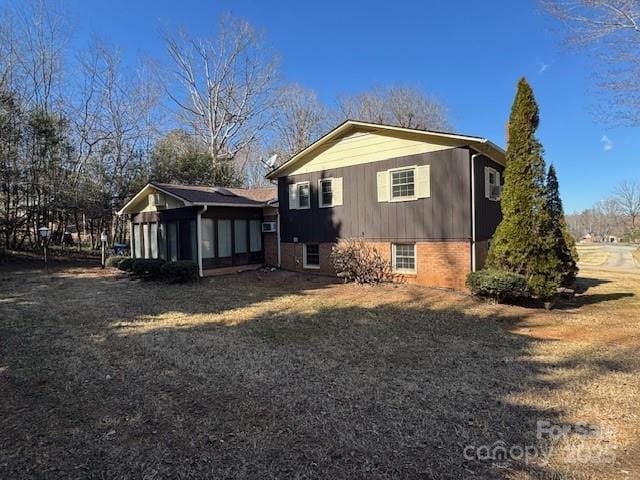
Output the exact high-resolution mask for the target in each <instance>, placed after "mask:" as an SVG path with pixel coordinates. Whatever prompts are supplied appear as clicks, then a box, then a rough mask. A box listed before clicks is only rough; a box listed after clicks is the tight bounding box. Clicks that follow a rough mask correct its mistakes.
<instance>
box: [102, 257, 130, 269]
mask: <svg viewBox="0 0 640 480" xmlns="http://www.w3.org/2000/svg"><path fill="white" fill-rule="evenodd" d="M126 258H128V257H125V256H123V255H111V256H110V257H109V258H107V260H106V261H105V262H104V264H105V266H107V267H112V268H116V267H117V266H118V265H119V264H120V262H121V261H122V260H124V259H126Z"/></svg>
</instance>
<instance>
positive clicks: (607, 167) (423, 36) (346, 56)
mask: <svg viewBox="0 0 640 480" xmlns="http://www.w3.org/2000/svg"><path fill="white" fill-rule="evenodd" d="M67 6H68V7H69V9H70V11H71V17H72V21H73V23H74V24H75V26H76V28H77V29H78V33H77V37H76V38H75V40H74V42H77V44H78V45H81V44H83V43H84V42H85V41H86V39H87V38H88V37H89V36H91V35H96V36H98V37H99V38H101V39H103V40H104V41H106V42H108V43H110V44H112V45H115V46H117V47H119V48H120V49H121V50H122V53H123V55H124V56H125V58H129V59H133V58H135V57H137V56H146V57H153V58H157V59H160V60H161V61H166V55H165V53H164V46H163V44H162V40H161V38H160V35H159V33H158V32H159V30H160V29H165V28H168V29H172V28H174V27H178V26H181V27H184V28H186V29H187V30H188V31H189V32H190V33H192V34H194V35H207V34H213V29H214V28H215V24H216V19H217V17H218V15H219V14H220V13H222V12H232V13H233V14H235V15H238V16H241V17H243V18H246V19H247V20H249V21H250V22H251V23H252V24H253V25H254V26H256V27H258V28H260V29H262V30H263V31H264V32H265V35H266V38H267V40H268V42H269V44H270V45H271V46H272V47H273V48H274V49H275V50H276V51H277V52H278V53H279V54H280V56H281V58H282V67H283V71H284V75H285V77H286V79H287V80H288V81H291V82H297V83H300V84H302V85H303V86H306V87H309V88H313V89H315V90H316V91H318V93H319V94H320V96H321V98H322V99H323V100H325V101H326V102H327V103H332V102H333V101H334V99H335V96H336V95H337V94H339V93H352V92H358V91H361V90H365V89H368V88H370V87H372V86H373V85H375V84H387V83H403V84H412V85H417V86H419V87H421V88H423V89H424V90H425V91H426V92H428V93H429V94H431V95H433V96H435V97H437V98H439V99H440V100H442V101H443V102H444V103H446V104H447V105H448V107H449V109H450V115H451V120H452V122H453V124H454V127H455V130H456V131H457V132H460V133H467V134H472V135H481V136H485V137H488V138H490V139H491V140H493V141H494V142H496V143H498V144H500V145H504V131H505V122H506V120H507V118H508V115H509V109H510V106H511V102H512V100H513V96H514V93H515V85H516V82H517V80H518V78H519V77H520V76H522V75H524V76H526V77H527V79H528V80H529V82H530V83H531V84H532V86H533V88H534V91H535V93H536V97H537V100H538V103H539V105H540V110H541V126H540V130H539V132H538V133H539V137H540V140H541V141H542V143H543V145H544V146H545V149H546V159H547V161H548V162H550V161H552V162H554V163H555V164H556V167H557V169H558V175H559V178H560V185H561V191H562V197H563V199H564V203H565V210H566V211H567V212H570V211H574V210H578V209H583V208H586V207H588V206H590V205H591V204H592V203H593V202H595V201H596V200H598V199H600V198H603V197H606V196H608V195H610V194H611V192H612V190H613V188H614V187H615V185H616V184H617V183H619V182H620V181H622V180H624V179H628V178H640V174H639V173H638V169H637V162H638V160H639V159H640V158H639V155H638V153H639V152H640V135H639V131H638V129H631V128H620V127H618V128H613V127H611V126H610V125H606V124H604V123H602V122H600V121H598V120H597V119H596V118H595V117H594V116H593V115H592V114H591V111H592V109H593V106H594V101H593V93H594V92H593V90H594V89H593V86H592V83H591V80H590V75H591V72H592V67H593V63H592V61H591V60H590V57H589V54H588V53H587V52H568V51H566V49H564V47H562V45H561V40H560V36H559V33H558V32H556V31H554V28H553V27H554V25H555V24H554V23H553V21H552V20H550V19H549V18H548V17H547V16H546V15H545V14H544V13H543V12H542V11H541V10H540V9H539V7H538V4H537V2H536V1H535V0H518V1H513V0H487V1H480V0H475V1H474V0H466V1H465V0H458V1H449V2H440V1H438V2H436V1H418V0H416V1H413V2H408V1H407V2H403V1H396V2H388V1H386V2H381V1H372V0H369V1H347V0H342V1H335V0H323V1H321V2H304V1H278V2H276V1H272V2H266V1H259V0H220V1H213V0H174V1H168V0H155V1H151V0H128V1H124V0H110V1H108V2H104V1H100V2H98V1H88V0H67ZM606 139H608V140H606Z"/></svg>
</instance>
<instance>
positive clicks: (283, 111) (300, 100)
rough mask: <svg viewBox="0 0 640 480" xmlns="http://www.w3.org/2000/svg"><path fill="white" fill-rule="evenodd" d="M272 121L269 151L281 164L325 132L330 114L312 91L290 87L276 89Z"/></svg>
mask: <svg viewBox="0 0 640 480" xmlns="http://www.w3.org/2000/svg"><path fill="white" fill-rule="evenodd" d="M274 118H275V119H274V122H273V129H274V131H275V138H274V141H273V143H272V145H271V146H270V149H271V150H272V151H273V152H275V153H277V154H278V156H279V159H278V160H279V161H280V162H283V161H286V160H288V159H289V157H291V156H292V155H294V154H295V153H297V152H299V151H300V150H302V149H303V148H305V147H307V146H308V145H310V144H311V143H312V142H314V141H315V140H317V139H318V138H319V137H320V136H321V135H322V134H323V133H326V131H327V130H328V129H329V128H330V127H331V120H332V115H331V113H330V112H329V111H328V109H327V108H326V106H325V105H324V104H323V103H322V102H321V101H320V100H319V99H318V95H317V93H316V92H315V91H313V90H308V89H305V88H304V87H302V86H300V85H297V84H294V85H288V86H286V87H283V88H282V89H281V90H280V92H279V96H278V103H277V110H276V113H275V117H274Z"/></svg>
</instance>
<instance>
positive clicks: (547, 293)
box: [527, 275, 561, 300]
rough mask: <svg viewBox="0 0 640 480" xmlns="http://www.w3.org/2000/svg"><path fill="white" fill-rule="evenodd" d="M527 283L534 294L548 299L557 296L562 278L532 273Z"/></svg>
mask: <svg viewBox="0 0 640 480" xmlns="http://www.w3.org/2000/svg"><path fill="white" fill-rule="evenodd" d="M527 283H528V286H529V291H530V292H531V295H532V296H534V297H536V298H539V299H542V300H547V299H550V298H553V297H555V296H556V294H557V293H558V287H560V284H561V281H560V279H557V280H553V279H549V278H546V277H544V276H542V275H532V276H531V277H529V281H528V282H527Z"/></svg>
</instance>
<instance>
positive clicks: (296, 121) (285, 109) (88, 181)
mask: <svg viewBox="0 0 640 480" xmlns="http://www.w3.org/2000/svg"><path fill="white" fill-rule="evenodd" d="M56 6H57V4H55V3H53V2H48V1H46V0H26V1H25V2H14V3H11V4H9V5H8V6H5V7H3V8H0V246H4V247H7V246H8V247H9V248H22V247H28V246H31V247H33V246H35V245H36V244H37V241H38V239H37V235H36V229H37V227H40V226H43V225H46V226H49V227H50V228H51V230H52V231H53V235H52V238H53V241H54V242H57V243H61V242H62V239H63V238H64V237H67V236H66V235H65V232H66V231H69V230H70V231H72V232H73V233H76V234H80V233H86V235H83V240H84V241H85V242H86V243H89V244H90V245H92V246H95V245H97V243H98V239H99V237H100V235H99V234H100V233H101V232H102V231H103V230H106V231H108V232H110V233H111V239H112V240H113V241H126V229H125V228H124V227H125V225H124V219H123V218H121V217H118V216H117V215H115V212H116V211H117V210H118V209H119V208H120V207H121V206H122V205H123V204H124V203H125V202H126V201H127V200H128V199H130V198H131V197H132V196H133V195H134V194H135V193H136V192H137V191H138V190H139V189H140V188H141V187H142V186H143V185H144V184H145V183H146V182H147V181H149V179H151V178H153V176H154V175H155V176H159V175H160V174H161V173H162V174H166V175H167V176H168V177H170V176H171V175H174V177H172V178H181V179H183V178H184V179H198V178H199V179H205V180H200V181H201V182H205V183H207V182H208V183H216V182H220V184H230V183H231V182H233V183H234V184H238V183H246V184H248V185H259V184H262V183H264V182H265V181H266V180H265V179H264V174H265V173H266V168H265V165H264V163H263V162H262V159H265V158H267V157H268V156H270V155H271V154H273V153H278V154H279V161H280V162H282V161H285V160H287V159H288V158H289V157H290V156H291V155H293V154H294V153H296V152H298V151H300V150H302V149H303V148H305V147H306V146H307V145H309V144H310V143H312V142H313V141H314V140H316V139H317V138H318V137H319V136H321V135H322V134H323V133H324V132H326V131H328V130H330V128H332V127H333V126H335V125H336V124H337V123H338V122H339V121H340V120H341V119H343V118H344V116H348V117H352V118H358V119H362V120H368V121H373V122H378V123H390V124H394V125H400V126H405V127H410V128H425V129H446V128H448V126H449V125H448V122H447V119H446V111H445V108H444V107H443V106H442V104H440V103H438V102H436V101H434V100H432V99H430V98H429V97H427V96H426V95H425V94H423V93H422V92H421V91H419V90H418V89H415V88H411V87H379V88H376V89H373V90H372V91H370V92H365V93H362V94H359V95H354V96H351V97H343V98H341V99H340V102H339V106H340V108H341V110H342V113H339V112H336V111H334V110H332V109H331V108H330V107H328V106H327V105H325V104H323V103H322V102H321V101H320V99H319V98H318V95H317V94H316V92H314V91H312V90H307V89H305V88H303V87H302V86H300V85H285V84H283V83H281V81H280V79H279V78H278V68H277V67H278V65H277V59H276V57H275V55H274V54H273V53H272V52H271V50H270V49H269V48H268V46H266V45H265V44H264V42H263V41H262V38H261V35H259V34H258V33H257V32H256V31H255V30H254V29H253V28H252V26H251V25H250V24H249V23H247V22H246V21H243V20H239V19H236V18H234V17H231V16H224V17H222V18H221V19H220V22H219V23H218V25H217V28H213V30H214V35H213V37H212V38H194V37H192V36H190V35H188V34H187V33H185V32H183V33H167V34H165V35H164V40H165V42H166V47H167V52H168V57H169V61H168V64H169V65H170V67H169V68H167V65H166V64H164V65H162V62H161V61H160V62H157V63H156V68H154V69H151V68H149V63H148V62H141V61H137V62H135V65H134V66H132V67H128V66H127V65H125V62H123V61H122V58H121V54H120V51H119V50H118V49H117V48H115V47H112V46H107V45H106V44H104V43H102V42H101V41H99V40H98V39H96V40H94V41H92V42H90V43H89V44H88V45H87V46H86V48H85V49H83V50H81V51H74V50H72V49H71V48H70V42H69V39H70V38H71V37H72V36H73V33H74V32H73V30H72V29H71V28H70V25H69V23H68V22H67V20H66V15H65V12H64V11H62V10H59V9H57V8H55V7H56ZM126 63H127V64H128V63H129V62H126ZM168 104H171V105H174V106H175V107H176V108H175V110H176V111H175V112H171V113H175V114H176V115H175V116H171V118H170V119H167V118H166V117H167V113H166V112H167V108H166V106H167V105H168ZM171 129H178V131H179V132H180V136H179V137H180V138H177V137H176V135H174V136H173V137H172V136H166V135H165V134H166V133H167V131H168V130H171ZM163 138H164V140H162V139H163ZM176 144H177V145H178V148H174V146H175V145H176ZM180 145H184V146H185V148H187V147H188V151H181V149H180ZM185 162H186V163H185ZM209 166H211V171H209V170H208V168H209ZM165 167H166V168H165ZM180 181H183V180H180ZM184 181H185V182H187V181H188V180H184ZM193 181H198V180H193ZM77 239H78V236H76V241H77Z"/></svg>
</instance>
